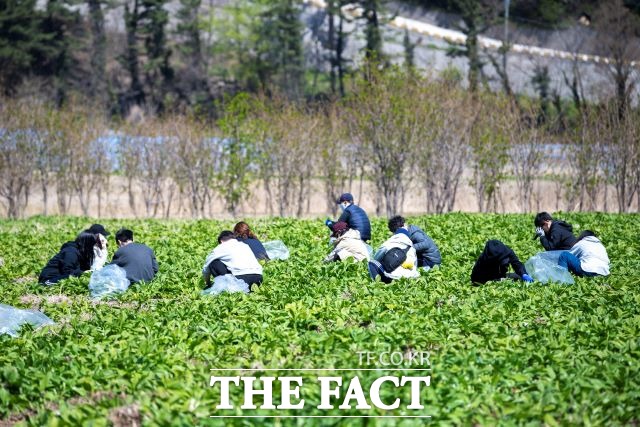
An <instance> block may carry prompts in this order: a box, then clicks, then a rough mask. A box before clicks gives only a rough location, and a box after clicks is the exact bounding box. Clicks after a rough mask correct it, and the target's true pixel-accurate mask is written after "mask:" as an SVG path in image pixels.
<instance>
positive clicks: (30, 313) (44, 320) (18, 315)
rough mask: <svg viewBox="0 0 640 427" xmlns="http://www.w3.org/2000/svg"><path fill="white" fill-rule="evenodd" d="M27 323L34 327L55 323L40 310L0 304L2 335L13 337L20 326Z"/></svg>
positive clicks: (0, 332) (16, 334)
mask: <svg viewBox="0 0 640 427" xmlns="http://www.w3.org/2000/svg"><path fill="white" fill-rule="evenodd" d="M25 323H29V324H30V325H32V326H33V327H34V328H39V327H41V326H45V325H55V323H54V322H53V320H51V319H49V318H48V317H47V316H45V315H44V314H42V313H41V312H39V311H35V310H22V309H19V308H15V307H11V306H10V305H6V304H0V335H2V334H8V335H11V336H12V337H17V336H18V331H20V327H21V326H22V325H24V324H25Z"/></svg>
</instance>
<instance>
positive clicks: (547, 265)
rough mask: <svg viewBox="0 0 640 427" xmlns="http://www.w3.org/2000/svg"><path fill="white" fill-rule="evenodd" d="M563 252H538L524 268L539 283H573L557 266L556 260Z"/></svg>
mask: <svg viewBox="0 0 640 427" xmlns="http://www.w3.org/2000/svg"><path fill="white" fill-rule="evenodd" d="M562 252H563V251H547V252H540V253H538V254H536V255H534V256H532V257H531V258H529V259H528V260H527V262H525V264H524V268H525V269H526V270H527V273H529V275H530V276H531V277H533V279H534V280H537V281H538V282H540V283H549V282H553V283H563V284H567V285H572V284H573V283H575V281H574V280H573V276H572V275H571V273H570V272H569V270H567V269H566V268H564V267H561V266H559V265H558V259H559V258H560V254H561V253H562Z"/></svg>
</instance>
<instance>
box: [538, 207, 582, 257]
mask: <svg viewBox="0 0 640 427" xmlns="http://www.w3.org/2000/svg"><path fill="white" fill-rule="evenodd" d="M533 224H534V225H535V226H536V234H534V235H533V239H534V240H535V239H537V238H540V243H541V244H542V247H544V249H545V250H547V251H558V250H569V249H571V247H572V246H573V245H574V244H575V243H576V241H577V239H576V236H574V235H573V227H572V226H571V224H569V223H566V222H564V221H557V220H555V219H553V218H552V217H551V215H549V214H548V213H547V212H540V213H538V214H537V215H536V217H535V219H534V220H533Z"/></svg>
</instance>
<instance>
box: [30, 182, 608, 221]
mask: <svg viewBox="0 0 640 427" xmlns="http://www.w3.org/2000/svg"><path fill="white" fill-rule="evenodd" d="M310 187H311V189H310V190H309V192H308V193H309V201H308V203H306V208H305V211H304V214H303V216H304V217H319V216H325V215H329V214H330V212H328V203H327V200H326V198H325V191H324V187H323V182H322V181H321V180H313V181H312V182H311V184H310ZM142 191H143V190H142V189H140V188H136V189H135V190H134V192H133V200H134V204H133V206H134V209H132V207H131V204H130V200H129V192H128V190H127V185H126V181H125V180H124V179H122V178H120V177H112V179H111V181H110V183H109V186H108V188H107V189H105V190H103V191H102V192H101V197H100V198H101V203H98V199H99V197H98V193H96V194H94V195H92V196H91V202H90V208H89V212H88V214H89V216H91V217H102V218H145V217H153V216H154V215H153V206H150V208H151V209H150V210H149V211H147V208H146V207H145V203H144V198H143V193H142ZM343 191H350V192H351V193H352V194H353V195H354V197H355V199H356V203H357V204H359V205H360V206H362V207H363V208H364V209H365V210H366V211H367V212H369V213H370V214H371V215H375V212H376V209H375V200H374V194H375V191H376V189H375V187H374V185H373V184H372V183H371V182H366V181H365V182H363V183H362V185H360V183H359V182H357V181H354V182H353V184H352V186H351V188H344V190H343ZM498 191H499V197H498V204H497V212H499V213H517V212H535V211H541V210H548V211H556V210H569V209H577V208H578V207H577V206H574V207H571V206H568V204H567V202H566V201H565V191H566V188H565V186H564V185H563V184H562V183H560V182H556V181H553V180H537V181H535V183H534V190H533V192H532V197H531V206H529V207H528V208H527V209H525V207H524V206H523V205H522V204H523V201H522V200H523V198H522V195H521V194H520V193H519V191H518V189H517V186H516V182H515V181H512V180H510V181H506V182H503V183H502V184H501V185H500V187H499V190H498ZM51 192H53V189H51V190H50V193H51ZM604 193H605V190H603V191H601V194H600V195H599V197H598V200H596V201H595V202H594V203H593V204H591V203H590V204H589V205H587V206H584V207H583V210H597V211H611V212H613V211H616V209H617V205H616V201H615V192H614V189H613V187H611V186H609V187H608V188H607V189H606V193H607V194H606V199H605V194H604ZM294 199H297V195H296V197H295V198H294ZM165 207H166V206H158V209H157V212H156V215H155V216H156V217H163V216H164V214H165ZM273 208H274V209H273V210H270V209H269V206H268V199H267V194H266V191H265V190H264V187H263V186H262V184H261V183H255V184H254V185H253V188H252V189H251V195H250V196H249V197H247V199H246V200H243V202H242V204H241V209H240V213H239V215H238V216H242V217H261V216H269V215H278V210H277V207H276V205H275V203H274V204H273ZM453 210H454V211H462V212H478V200H477V197H476V194H475V191H474V189H473V188H472V187H471V185H470V184H469V179H466V178H465V179H463V182H462V183H461V185H460V188H459V189H458V192H457V196H456V202H455V204H454V209H453ZM168 211H169V215H168V216H169V218H192V217H194V216H195V215H194V214H193V213H192V211H191V209H190V204H189V198H188V195H183V196H182V197H180V196H179V195H178V194H176V195H175V196H174V197H173V199H172V201H171V205H170V208H169V210H168ZM426 211H427V203H426V192H425V189H424V186H420V185H417V184H416V185H413V186H412V187H411V188H410V189H409V191H408V192H407V194H406V196H405V201H404V204H403V209H402V213H403V214H420V213H425V212H426ZM42 213H44V204H43V198H42V194H41V193H40V192H34V193H33V194H32V195H31V197H30V199H29V204H28V206H27V209H26V211H25V215H26V216H32V215H39V214H42ZM47 213H48V214H50V215H56V214H60V213H61V212H60V210H59V209H58V203H57V199H56V196H55V194H50V195H49V200H48V202H47ZM67 214H69V215H83V212H82V209H81V206H80V204H79V203H78V201H77V200H76V199H75V198H74V199H73V200H72V202H71V205H70V208H69V210H68V212H67ZM382 214H384V212H383V213H382ZM205 216H206V217H210V218H221V219H222V218H231V215H230V214H229V213H228V212H227V211H226V210H225V207H224V204H223V203H222V201H221V200H220V198H213V199H212V201H211V202H210V203H207V205H206V209H205Z"/></svg>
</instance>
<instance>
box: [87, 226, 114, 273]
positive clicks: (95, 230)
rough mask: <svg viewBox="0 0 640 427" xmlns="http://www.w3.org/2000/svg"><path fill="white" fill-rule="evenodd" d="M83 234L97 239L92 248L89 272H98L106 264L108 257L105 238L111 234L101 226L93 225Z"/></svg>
mask: <svg viewBox="0 0 640 427" xmlns="http://www.w3.org/2000/svg"><path fill="white" fill-rule="evenodd" d="M85 232H86V233H91V234H95V235H96V236H97V237H98V242H96V244H95V245H94V247H93V263H92V264H91V271H98V270H100V269H101V268H102V267H104V264H105V263H106V262H107V257H108V255H109V251H108V248H107V245H108V242H107V236H109V234H111V233H109V232H108V231H107V230H106V229H105V228H104V226H103V225H102V224H93V225H92V226H91V227H89V228H88V229H86V230H85Z"/></svg>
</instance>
